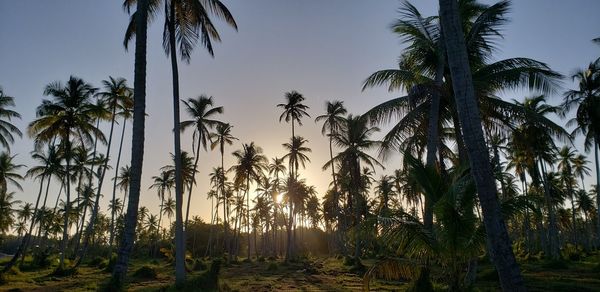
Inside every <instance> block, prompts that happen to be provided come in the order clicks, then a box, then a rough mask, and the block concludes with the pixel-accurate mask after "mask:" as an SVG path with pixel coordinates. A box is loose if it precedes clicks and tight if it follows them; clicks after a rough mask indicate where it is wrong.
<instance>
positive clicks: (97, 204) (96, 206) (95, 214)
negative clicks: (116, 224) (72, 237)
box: [75, 100, 127, 267]
mask: <svg viewBox="0 0 600 292" xmlns="http://www.w3.org/2000/svg"><path fill="white" fill-rule="evenodd" d="M116 113H117V101H116V100H115V101H114V102H113V105H112V121H111V123H110V131H109V134H108V145H107V146H106V157H105V160H104V165H102V169H99V170H100V179H99V180H98V189H97V191H96V198H95V199H94V210H93V211H92V216H91V217H90V222H89V223H88V227H87V229H86V232H85V239H84V243H83V249H82V251H81V254H80V255H79V259H78V260H77V262H76V263H75V267H78V266H79V265H80V264H81V261H82V260H83V258H84V257H85V255H86V253H87V250H88V246H89V243H90V238H91V236H92V232H93V230H94V224H95V223H96V218H97V217H98V212H99V210H100V194H101V193H102V184H103V182H104V175H105V174H106V169H107V168H108V160H109V157H110V148H111V145H112V137H113V131H114V128H115V116H116ZM123 120H124V122H123V132H125V121H126V120H127V119H123ZM122 145H123V137H122V136H121V146H122ZM95 147H96V146H95V145H94V148H95ZM120 151H121V149H119V156H120V154H121V152H120ZM95 155H96V151H95V150H94V156H95ZM117 169H118V166H117ZM92 173H93V170H92ZM115 181H116V180H115ZM90 187H91V179H90ZM113 204H114V201H113ZM84 218H85V210H84ZM81 231H82V232H83V223H82V224H81ZM112 231H113V228H112V225H111V241H110V247H109V250H111V251H110V252H109V257H110V256H111V254H112V235H113V234H112Z"/></svg>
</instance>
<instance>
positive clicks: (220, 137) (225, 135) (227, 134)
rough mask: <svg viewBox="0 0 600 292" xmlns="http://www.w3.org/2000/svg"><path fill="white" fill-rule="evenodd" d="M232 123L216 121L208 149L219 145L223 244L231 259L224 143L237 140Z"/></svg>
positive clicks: (229, 143) (228, 143) (227, 143)
mask: <svg viewBox="0 0 600 292" xmlns="http://www.w3.org/2000/svg"><path fill="white" fill-rule="evenodd" d="M232 128H233V126H232V125H230V124H228V123H218V124H217V127H216V129H215V132H214V133H210V136H209V137H210V141H212V142H211V144H210V149H211V150H214V149H215V148H216V147H217V146H218V147H219V152H220V153H221V170H222V171H221V175H222V176H223V177H222V178H221V182H222V183H223V184H222V185H221V199H222V200H223V236H224V237H223V244H225V249H227V250H228V251H229V258H228V260H231V245H230V242H229V235H228V233H229V226H228V225H227V218H228V217H229V216H228V214H227V210H229V206H228V204H227V203H228V202H227V198H226V195H225V194H226V192H225V183H224V182H225V180H226V179H225V171H224V170H225V161H224V159H225V145H232V144H233V141H234V140H237V138H236V137H234V136H233V135H232V134H231V129H232Z"/></svg>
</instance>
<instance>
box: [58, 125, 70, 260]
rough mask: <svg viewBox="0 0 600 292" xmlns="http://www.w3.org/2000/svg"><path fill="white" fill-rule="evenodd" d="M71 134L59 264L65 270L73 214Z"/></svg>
mask: <svg viewBox="0 0 600 292" xmlns="http://www.w3.org/2000/svg"><path fill="white" fill-rule="evenodd" d="M69 138H70V137H69V134H68V133H67V135H66V140H65V142H66V143H67V147H66V148H67V151H66V155H65V160H66V162H67V165H66V168H65V176H66V177H67V185H66V194H67V201H66V204H65V214H64V216H65V218H64V220H65V221H64V222H65V223H64V226H63V238H62V243H61V244H60V262H59V264H58V269H63V268H64V264H65V255H66V253H67V250H66V248H67V242H68V240H69V213H70V212H71V210H70V209H71V204H70V202H71V175H70V174H69V172H70V171H71V141H70V140H69Z"/></svg>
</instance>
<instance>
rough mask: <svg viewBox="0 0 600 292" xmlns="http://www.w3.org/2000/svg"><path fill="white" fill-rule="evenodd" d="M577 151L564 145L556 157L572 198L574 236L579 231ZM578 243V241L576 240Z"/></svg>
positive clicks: (568, 194)
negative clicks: (576, 189)
mask: <svg viewBox="0 0 600 292" xmlns="http://www.w3.org/2000/svg"><path fill="white" fill-rule="evenodd" d="M575 155H576V152H575V150H573V149H572V148H571V147H569V146H563V147H562V148H561V149H560V150H559V151H558V157H557V158H556V162H557V163H558V170H559V172H560V179H561V183H562V186H563V188H564V190H565V191H566V193H567V196H568V197H569V199H570V200H571V205H572V207H571V224H572V228H573V230H572V231H573V236H574V237H575V236H576V233H577V231H576V230H577V222H576V213H577V212H576V210H575V194H574V192H575V189H574V188H575V186H576V184H577V183H576V180H575V178H576V177H575V175H574V174H575V173H574V164H575V157H576V156H575ZM575 244H577V241H575Z"/></svg>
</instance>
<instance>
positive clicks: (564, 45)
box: [0, 0, 600, 219]
mask: <svg viewBox="0 0 600 292" xmlns="http://www.w3.org/2000/svg"><path fill="white" fill-rule="evenodd" d="M223 2H224V3H225V4H226V5H227V6H228V7H229V9H230V11H231V12H232V14H233V15H234V17H235V19H236V21H237V23H238V26H239V31H238V32H236V31H234V30H233V29H231V28H230V27H227V26H226V25H224V23H223V22H220V21H217V20H215V22H216V23H217V26H218V28H219V31H220V33H221V37H222V40H223V42H222V43H220V44H218V45H216V47H215V58H214V59H213V58H211V57H210V56H209V55H208V54H207V53H206V52H205V50H204V49H203V48H201V47H200V46H198V47H197V48H196V50H195V52H194V54H193V56H192V60H191V63H190V64H189V65H187V64H185V63H181V64H180V77H181V78H180V86H181V97H182V98H184V99H187V98H189V97H196V96H198V95H200V94H206V95H209V96H213V97H214V100H215V103H216V105H220V106H224V108H225V113H224V115H222V116H221V117H220V119H221V120H222V121H225V122H229V123H231V124H232V125H233V126H234V128H233V135H234V136H236V137H238V138H239V141H238V142H237V143H235V144H234V145H233V146H231V147H229V148H226V153H227V154H229V153H231V152H233V151H234V150H236V149H240V148H241V143H242V142H243V143H249V142H251V141H254V142H255V143H256V144H257V145H258V146H261V147H262V148H263V149H264V152H265V154H266V155H267V156H268V157H269V159H270V158H272V157H274V156H278V157H281V156H282V155H284V150H283V147H282V146H281V144H282V143H285V142H287V141H288V140H289V138H290V135H291V133H290V126H289V124H286V123H279V122H278V117H279V115H280V113H281V112H280V109H278V108H276V107H275V106H276V104H278V103H281V102H283V101H284V93H285V92H286V91H291V90H297V91H299V92H300V93H302V94H303V95H304V96H305V97H306V104H307V105H308V106H310V110H309V113H310V115H311V118H306V119H304V120H303V124H304V126H302V127H300V128H298V129H297V131H296V133H297V135H299V136H303V137H305V138H306V139H308V140H309V144H308V146H309V147H311V148H312V149H313V152H312V154H311V155H310V159H311V161H312V163H310V164H309V165H308V166H307V169H306V170H301V176H302V177H304V178H306V179H307V182H308V184H312V185H315V186H316V187H317V190H318V191H319V193H320V195H321V194H322V193H324V191H325V190H326V188H327V184H328V183H329V180H330V176H329V173H328V172H322V171H321V167H322V166H323V164H324V163H325V162H326V161H327V160H328V157H329V153H328V148H327V147H328V143H327V139H326V138H325V137H323V136H321V133H320V128H321V125H320V124H315V122H314V117H316V116H318V115H320V114H322V113H323V112H324V103H325V102H326V101H327V100H333V99H339V100H343V101H344V103H345V105H346V107H347V108H348V111H349V112H350V113H354V114H361V113H363V112H365V111H366V110H368V109H369V108H371V107H373V106H374V105H377V104H379V103H381V102H382V101H385V100H387V99H390V98H392V97H396V96H399V95H401V93H400V92H394V93H388V92H387V91H386V90H385V89H384V88H379V89H370V90H367V91H365V92H362V91H361V87H362V86H361V85H362V81H363V80H364V79H365V78H366V77H367V76H369V75H370V74H371V73H373V72H374V71H376V70H379V69H386V68H394V67H395V64H396V61H397V58H398V56H399V55H400V54H401V52H402V48H403V45H402V44H401V42H400V40H399V39H398V37H397V36H396V35H394V34H393V33H392V32H391V31H390V29H389V26H390V24H391V23H392V22H393V20H394V19H395V18H396V17H397V16H398V13H397V8H398V7H399V6H400V1H397V0H362V1H358V0H304V1H294V0H251V1H249V0H224V1H223ZM485 2H486V3H493V2H491V1H485ZM413 3H414V4H415V5H416V6H417V7H418V8H419V9H420V10H421V12H422V13H423V14H425V15H431V14H435V13H436V12H437V1H433V0H426V1H424V0H418V1H417V0H415V1H413ZM598 11H600V1H597V0H586V1H584V0H577V1H547V0H527V1H513V6H512V10H511V13H510V14H509V17H510V19H511V21H510V23H509V24H508V25H507V26H506V29H505V30H504V35H505V39H504V40H503V41H501V42H500V44H499V47H500V49H501V50H500V52H499V53H498V54H496V59H503V58H508V57H530V58H534V59H537V60H539V61H542V62H546V63H547V64H548V65H550V67H551V68H552V69H554V70H556V71H558V72H560V73H562V74H564V75H571V73H572V72H573V70H574V69H576V68H579V67H584V66H587V64H588V63H589V62H590V61H592V60H594V59H595V58H598V57H599V56H600V46H596V45H594V44H592V43H591V42H590V40H591V39H593V38H595V37H600V18H599V17H598ZM128 20H129V16H128V15H127V14H126V12H124V11H123V9H122V8H121V2H120V1H106V0H104V1H97V0H68V1H67V0H54V1H42V0H37V1H33V0H18V1H0V52H1V53H0V86H2V87H3V89H4V91H5V93H6V94H8V95H10V96H14V97H15V99H16V103H17V107H16V110H17V111H18V112H20V113H21V115H22V116H23V118H22V120H20V121H16V122H15V124H16V125H17V126H18V127H19V128H20V129H21V130H22V131H23V132H26V127H27V124H28V123H29V122H31V121H32V120H33V119H34V118H35V113H34V111H35V108H36V107H37V106H38V105H39V104H40V102H41V99H42V98H43V95H42V91H43V88H44V87H45V85H47V84H48V83H50V82H53V81H63V82H64V81H66V80H67V79H68V78H69V75H75V76H78V77H81V78H83V79H84V80H85V81H87V82H90V83H92V84H93V85H95V86H100V81H101V80H103V79H107V78H108V76H114V77H125V78H126V79H128V80H129V81H130V85H131V86H133V57H134V54H133V51H132V50H131V51H129V52H126V51H125V50H124V48H123V45H122V40H123V33H124V30H125V28H126V26H127V22H128ZM163 23H164V16H163V15H162V14H161V15H159V16H158V17H157V18H156V19H155V20H154V22H153V23H152V25H151V27H150V30H149V37H148V77H147V112H148V115H149V116H148V117H147V122H146V146H145V147H146V155H145V158H144V170H143V181H142V194H141V205H144V206H147V207H148V208H149V209H150V211H151V212H152V213H158V210H159V200H158V197H157V195H156V192H155V191H154V190H148V187H149V186H150V184H151V179H150V178H151V177H152V176H153V175H157V174H158V173H159V168H160V167H162V166H164V165H165V164H168V163H171V160H170V156H169V152H172V151H173V146H172V143H173V140H172V133H171V129H172V126H173V125H172V104H171V92H172V91H171V90H172V87H171V70H170V63H169V59H168V58H167V57H166V56H165V53H164V51H163V49H162V29H163ZM571 86H573V85H572V82H571V81H570V79H566V80H565V81H564V82H563V88H564V89H566V88H568V87H571ZM562 91H564V90H561V92H560V93H559V94H556V95H554V96H549V98H548V100H549V102H550V103H552V104H558V103H559V102H560V101H561V99H562ZM499 95H500V96H502V97H503V98H505V99H513V98H514V99H522V98H523V96H526V95H530V94H529V93H528V92H516V93H515V92H504V93H499ZM185 118H187V117H186V116H185V114H184V113H183V112H182V120H183V119H185ZM560 123H561V124H563V125H564V123H565V121H560ZM129 125H131V124H129ZM103 129H107V125H106V124H105V125H104V126H103ZM119 131H120V128H117V132H119ZM126 133H127V136H126V140H125V146H124V158H123V160H122V162H121V165H125V164H129V159H130V155H129V152H130V142H131V139H130V133H131V129H130V128H129V129H127V132H126ZM182 137H184V139H183V141H182V147H183V148H184V150H186V151H189V152H191V132H186V133H185V134H184V135H183V136H182ZM114 145H116V143H115V144H114ZM576 145H577V147H578V149H580V150H583V147H582V144H581V141H580V140H578V142H577V143H576ZM115 148H116V147H114V148H113V149H115ZM31 150H33V143H32V141H31V139H29V138H28V137H24V138H23V139H17V141H16V143H15V144H14V145H13V147H12V153H13V154H17V157H16V159H15V160H16V161H17V162H18V163H23V164H25V165H27V166H33V162H32V160H31V159H30V158H29V152H30V151H31ZM101 151H102V152H104V150H101ZM111 157H116V151H114V150H113V152H112V153H111ZM589 157H590V159H591V158H593V154H592V153H590V154H589ZM397 161H398V159H397V158H394V159H391V160H389V161H387V162H386V163H384V164H386V166H387V168H388V169H387V171H391V170H393V169H395V168H397V165H398V163H397ZM219 163H220V155H219V153H218V151H213V152H210V151H209V152H201V156H200V169H199V172H200V173H199V175H198V186H197V187H196V189H195V191H194V194H193V195H194V198H193V201H192V215H201V216H202V217H203V218H205V219H207V218H208V217H209V212H210V211H209V210H210V201H207V199H206V192H207V190H208V178H207V174H208V173H209V172H210V170H211V169H212V168H213V167H215V166H217V165H219ZM232 163H233V160H232V157H231V156H230V155H227V156H226V157H225V164H226V167H228V166H231V164H232ZM590 166H592V165H590ZM376 172H377V175H376V177H379V176H380V175H381V174H383V173H385V172H386V171H382V170H381V169H376ZM107 176H109V177H112V176H113V171H110V172H108V173H107ZM230 177H231V176H230ZM587 182H588V184H589V183H595V181H592V180H591V179H588V181H587ZM23 186H24V190H25V191H24V193H22V194H21V193H19V194H18V195H17V196H16V197H17V198H18V199H21V200H23V201H29V202H32V201H33V200H34V198H35V195H37V184H34V183H32V181H31V180H27V181H25V182H24V183H23ZM111 186H112V183H111V182H110V178H107V179H105V185H104V190H105V191H104V192H103V193H104V199H103V204H102V208H103V211H105V210H106V205H107V202H108V200H109V197H110V195H109V190H110V189H111ZM57 191H58V186H57V184H55V186H54V188H53V189H52V190H51V192H53V193H54V194H51V196H50V199H49V201H51V202H52V204H54V199H55V198H56V193H57Z"/></svg>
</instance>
